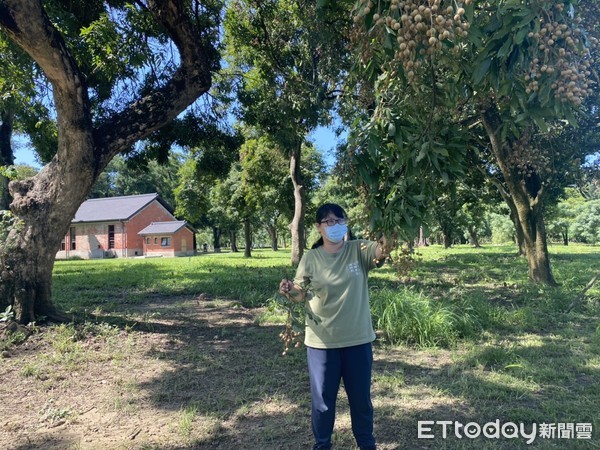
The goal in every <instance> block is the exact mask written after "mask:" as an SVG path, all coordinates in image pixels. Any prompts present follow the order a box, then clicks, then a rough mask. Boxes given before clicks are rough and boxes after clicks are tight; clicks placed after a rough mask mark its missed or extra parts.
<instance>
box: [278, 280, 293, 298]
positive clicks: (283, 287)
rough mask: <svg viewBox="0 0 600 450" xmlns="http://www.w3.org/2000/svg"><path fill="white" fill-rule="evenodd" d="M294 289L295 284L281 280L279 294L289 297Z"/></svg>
mask: <svg viewBox="0 0 600 450" xmlns="http://www.w3.org/2000/svg"><path fill="white" fill-rule="evenodd" d="M293 288H294V283H293V282H292V281H290V280H288V279H287V278H284V279H283V280H281V283H279V292H280V293H282V294H283V295H289V293H290V291H291V290H292V289H293Z"/></svg>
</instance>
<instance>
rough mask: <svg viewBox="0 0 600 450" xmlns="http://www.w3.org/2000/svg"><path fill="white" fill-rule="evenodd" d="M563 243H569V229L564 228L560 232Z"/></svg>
mask: <svg viewBox="0 0 600 450" xmlns="http://www.w3.org/2000/svg"><path fill="white" fill-rule="evenodd" d="M562 238H563V245H569V230H568V229H566V228H565V229H564V230H563V232H562Z"/></svg>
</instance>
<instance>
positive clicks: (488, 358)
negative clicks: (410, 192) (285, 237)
mask: <svg viewBox="0 0 600 450" xmlns="http://www.w3.org/2000/svg"><path fill="white" fill-rule="evenodd" d="M419 252H420V254H419V255H418V257H417V261H416V263H415V265H414V267H413V269H412V271H411V272H410V273H408V274H404V275H403V276H402V277H398V276H397V274H396V273H395V272H394V270H393V269H392V268H391V267H385V268H383V269H379V270H376V271H373V272H371V276H370V286H371V300H372V305H373V307H372V310H373V318H374V322H375V324H376V325H377V328H378V329H379V331H380V333H378V334H379V338H378V340H377V341H376V344H375V347H374V349H375V352H374V355H375V356H374V358H375V363H374V370H373V402H374V406H375V414H376V417H375V432H376V437H377V439H378V443H379V448H380V449H384V450H385V449H417V448H428V449H429V448H431V449H443V448H447V449H463V448H464V449H492V448H493V449H497V448H500V449H513V448H514V449H520V448H529V447H535V448H544V449H546V448H549V449H590V448H600V434H599V427H600V406H599V405H600V326H599V321H598V317H600V314H599V313H600V301H599V300H600V286H599V284H600V283H598V284H596V285H595V286H594V287H593V288H592V289H591V290H589V291H588V293H587V295H586V296H585V298H584V299H583V301H582V302H581V303H580V304H579V305H577V306H576V307H575V308H574V309H573V310H572V311H571V312H569V313H566V312H565V311H566V309H567V307H568V306H569V304H570V303H571V301H572V300H573V299H574V298H575V297H576V296H577V294H578V293H579V292H580V291H581V290H582V289H583V288H584V287H585V285H586V284H587V282H588V281H589V280H590V279H591V278H592V277H593V276H594V275H595V273H597V272H598V270H600V248H599V247H589V246H581V245H578V246H575V245H571V246H568V247H564V246H551V247H550V252H551V255H552V266H553V272H554V274H555V277H556V279H557V281H558V282H559V283H560V286H559V287H557V288H550V287H544V286H538V285H532V284H530V283H529V282H528V281H527V266H526V262H525V261H524V260H523V259H522V258H519V257H517V256H516V253H515V248H514V247H512V246H484V248H481V249H474V248H471V247H467V246H459V247H456V248H453V249H450V250H444V249H442V248H440V247H437V246H431V247H427V248H424V249H420V250H419ZM289 257H290V254H289V251H287V250H281V251H279V252H272V251H270V250H257V251H254V252H253V257H252V258H251V259H245V258H244V257H243V253H238V254H231V253H222V254H203V255H199V256H196V257H190V258H156V259H128V260H123V259H112V260H101V261H58V262H57V263H56V266H55V271H54V279H53V294H54V299H55V302H56V303H57V304H58V305H59V306H60V307H61V308H62V309H63V310H65V311H68V312H70V313H72V314H73V318H74V323H71V324H62V325H50V326H33V327H32V328H33V331H34V333H33V334H32V335H31V336H30V337H29V338H28V339H27V340H26V341H25V342H24V343H21V344H19V345H16V344H15V343H14V342H13V341H11V340H10V339H7V338H6V337H5V338H4V340H3V341H1V342H0V345H2V349H3V356H4V358H3V359H0V376H1V377H2V380H3V383H2V385H1V387H0V397H1V398H2V399H3V401H2V402H0V417H1V419H0V447H1V448H9V449H30V448H36V449H39V448H41V449H172V450H175V449H190V448H194V449H222V450H231V449H248V450H250V449H252V450H255V449H261V450H262V449H290V450H293V449H303V448H304V449H308V448H310V447H311V442H312V435H311V431H310V404H309V402H310V395H309V391H308V376H307V373H306V361H305V353H304V350H302V349H293V350H292V351H291V352H290V354H288V355H287V356H285V357H282V356H281V351H282V344H281V342H280V341H279V340H278V334H279V332H280V331H281V330H282V328H283V325H282V323H283V320H284V315H283V313H282V312H281V311H278V310H274V309H273V307H269V304H271V303H270V302H269V299H270V298H272V297H273V296H274V294H275V291H276V289H277V286H278V283H279V280H280V279H281V278H284V277H292V276H293V270H292V269H291V268H290V266H289ZM420 421H421V422H422V425H421V433H422V434H427V435H431V436H432V438H430V439H419V438H418V435H419V422H420ZM424 421H429V424H427V423H425V422H424ZM436 421H437V422H438V423H431V422H436ZM440 421H452V423H451V424H450V423H449V424H447V425H443V424H440V423H439V422H440ZM457 422H460V423H462V424H463V425H464V424H467V423H471V425H469V426H468V427H467V430H464V429H459V430H458V434H459V435H460V436H461V437H460V438H459V437H458V436H457V435H456V433H455V432H456V431H457V426H456V425H457ZM489 422H491V423H493V424H498V426H499V427H502V426H503V425H505V426H506V427H505V429H504V434H502V435H499V436H498V437H497V438H494V437H490V438H486V437H484V436H483V433H482V432H480V433H479V434H480V436H479V437H469V436H474V435H475V434H477V430H478V428H477V427H482V426H483V425H485V424H486V423H489ZM510 422H512V423H515V424H517V425H519V424H520V423H523V424H524V425H523V426H524V429H523V430H524V432H525V433H526V434H527V435H528V436H530V437H529V438H528V437H525V436H522V435H518V432H515V431H514V430H513V429H512V428H511V427H510V424H509V423H510ZM444 426H445V427H446V428H445V429H446V431H447V435H446V437H445V438H444V437H443V431H444ZM425 427H427V428H429V429H426V428H425ZM533 427H537V429H535V430H534V429H533ZM542 429H545V430H547V431H548V434H549V435H553V437H542V436H543V435H544V434H543V432H542ZM590 429H591V433H590ZM484 431H486V433H488V434H492V435H493V432H494V428H487V430H484ZM532 431H535V433H534V434H533V435H532V434H531V433H532ZM506 435H509V436H510V435H512V436H513V437H512V438H510V437H506ZM546 436H548V435H546ZM588 437H589V439H587V438H588ZM528 440H530V442H532V443H531V445H528V444H527V441H528ZM334 445H335V448H337V449H354V448H355V447H354V439H353V437H352V432H351V424H350V416H349V412H348V406H347V400H346V397H345V394H344V392H343V389H342V390H340V396H339V398H338V414H337V420H336V429H335V435H334Z"/></svg>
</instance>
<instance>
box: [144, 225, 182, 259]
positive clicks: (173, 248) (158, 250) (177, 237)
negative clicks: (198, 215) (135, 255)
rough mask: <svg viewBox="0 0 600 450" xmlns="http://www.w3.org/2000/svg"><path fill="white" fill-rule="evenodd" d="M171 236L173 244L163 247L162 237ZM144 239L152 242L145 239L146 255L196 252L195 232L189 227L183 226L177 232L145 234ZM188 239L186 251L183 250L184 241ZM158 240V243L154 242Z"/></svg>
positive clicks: (180, 254)
mask: <svg viewBox="0 0 600 450" xmlns="http://www.w3.org/2000/svg"><path fill="white" fill-rule="evenodd" d="M163 237H170V238H171V245H170V246H168V247H163V246H162V245H161V238H163ZM144 239H148V240H149V241H150V242H149V243H146V240H145V241H144V245H145V248H144V255H146V256H186V255H193V254H194V234H193V233H192V232H191V230H190V229H189V228H187V227H183V228H181V229H180V230H177V232H176V233H175V234H156V235H149V236H144ZM183 239H185V240H186V251H185V253H184V252H183V250H182V245H181V244H182V241H183ZM155 241H156V244H155V243H154V242H155Z"/></svg>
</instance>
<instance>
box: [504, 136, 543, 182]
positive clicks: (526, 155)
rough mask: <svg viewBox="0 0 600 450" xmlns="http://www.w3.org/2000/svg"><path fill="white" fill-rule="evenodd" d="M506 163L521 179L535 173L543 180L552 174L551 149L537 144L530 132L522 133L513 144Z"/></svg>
mask: <svg viewBox="0 0 600 450" xmlns="http://www.w3.org/2000/svg"><path fill="white" fill-rule="evenodd" d="M507 162H508V164H509V166H510V167H512V168H513V169H515V170H516V171H517V173H518V174H519V176H521V177H523V178H528V177H530V176H532V175H533V174H534V173H536V174H537V175H539V176H541V177H542V178H544V179H545V178H548V177H549V176H551V175H552V174H553V173H554V167H553V159H552V157H551V149H550V148H548V147H547V146H544V145H542V144H541V143H540V142H538V141H537V140H536V134H535V133H534V132H532V131H527V132H524V133H523V134H522V135H521V137H520V138H519V140H517V141H516V142H514V143H513V145H512V146H511V152H510V154H509V155H508V158H507Z"/></svg>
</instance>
